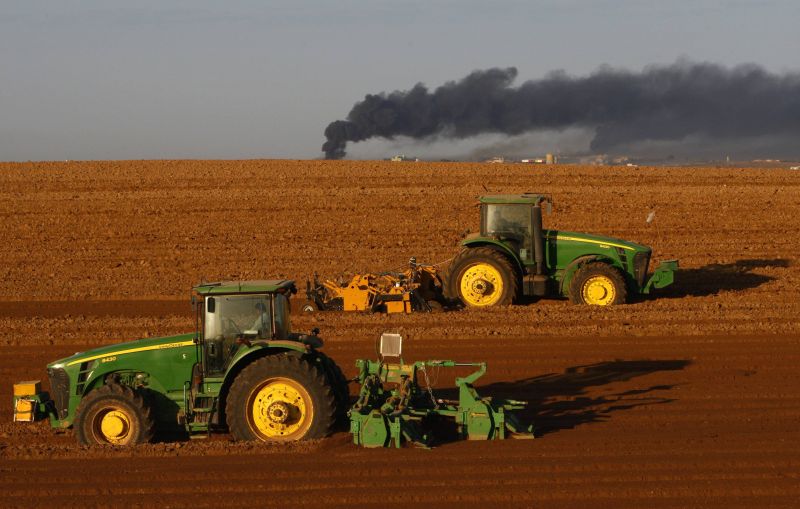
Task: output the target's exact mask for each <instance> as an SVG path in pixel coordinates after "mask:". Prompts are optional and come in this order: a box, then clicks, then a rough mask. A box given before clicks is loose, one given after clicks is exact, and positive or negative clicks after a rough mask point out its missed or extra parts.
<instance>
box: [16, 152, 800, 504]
mask: <svg viewBox="0 0 800 509" xmlns="http://www.w3.org/2000/svg"><path fill="white" fill-rule="evenodd" d="M484 186H485V187H486V188H488V190H489V191H490V192H507V193H510V192H522V191H538V192H548V193H551V194H552V195H553V198H554V201H555V210H554V213H553V215H551V216H545V224H546V226H550V227H554V228H561V229H569V230H575V231H586V232H593V233H601V234H607V235H613V236H617V237H620V238H625V239H629V240H635V241H638V242H641V243H643V244H647V245H651V246H652V247H653V249H654V258H655V259H656V261H657V260H658V259H667V258H678V259H680V263H681V272H680V273H679V276H678V280H677V282H676V284H675V285H673V286H672V287H669V288H667V289H664V290H662V291H661V292H659V293H658V294H657V295H655V296H653V297H652V298H647V299H644V300H643V301H641V302H636V303H633V304H628V305H622V306H617V307H613V308H607V309H597V308H586V307H582V306H574V305H572V304H569V303H568V302H566V301H556V300H543V301H539V302H535V303H530V304H527V305H523V306H512V307H509V308H496V309H488V310H466V311H457V312H447V313H438V314H415V315H410V316H396V315H393V316H384V315H368V314H340V313H327V314H320V315H317V316H314V317H308V316H294V317H293V320H294V328H295V329H300V330H307V329H310V328H312V327H319V328H320V329H321V330H322V333H321V334H322V336H323V337H324V338H325V339H326V344H325V347H324V351H326V352H327V353H328V354H329V355H331V356H332V357H333V358H335V359H336V360H337V362H339V364H340V365H341V366H342V367H343V369H344V370H345V373H346V374H347V375H348V376H350V375H353V374H354V366H353V362H354V360H355V359H357V358H361V357H374V342H375V338H376V337H377V336H378V335H379V334H380V333H381V332H383V331H384V330H397V331H400V332H402V333H403V334H404V335H405V337H406V338H407V341H406V344H405V346H404V352H405V355H404V356H405V357H406V358H407V359H409V360H410V359H415V360H416V359H426V358H453V359H456V360H465V361H474V360H485V361H487V362H488V364H489V370H488V373H487V375H486V376H485V377H484V378H482V379H481V380H480V381H479V390H480V392H481V393H482V394H485V395H495V396H502V397H513V398H517V399H524V400H528V401H529V402H530V410H529V411H528V412H527V414H526V416H527V417H530V418H531V419H533V420H534V422H535V424H536V427H537V430H538V437H537V439H535V440H530V441H523V440H508V441H499V442H491V443H487V442H456V443H447V444H444V445H442V446H441V447H438V448H436V449H433V450H431V451H426V450H420V449H415V448H406V449H402V450H368V449H361V448H358V447H356V446H354V445H352V444H351V443H350V437H349V435H348V434H346V433H337V434H336V435H334V436H333V437H331V438H328V439H324V440H319V441H313V442H303V443H296V444H289V445H276V444H252V443H236V442H232V441H231V439H230V437H229V436H227V435H224V434H223V435H217V436H214V437H212V438H211V439H210V440H205V441H190V442H178V443H156V444H148V445H143V446H137V447H134V448H132V449H128V450H114V449H105V448H82V447H79V446H77V445H75V441H74V437H72V435H71V433H70V432H66V433H60V434H57V433H55V432H53V431H51V430H50V429H49V427H48V426H47V425H46V423H38V424H35V425H20V424H12V423H10V419H11V408H10V400H11V384H12V383H13V382H14V381H18V380H23V379H30V378H41V377H43V376H44V373H43V367H44V366H45V364H46V363H47V362H49V361H52V360H55V359H57V358H59V357H63V356H65V355H69V354H71V353H73V352H74V351H79V350H84V349H86V348H91V347H92V346H97V345H100V344H109V343H114V342H119V341H123V340H130V339H135V338H137V337H144V336H158V335H167V334H173V333H178V332H184V331H189V330H192V328H193V326H194V324H193V320H192V316H191V312H190V307H189V303H188V297H189V295H190V288H191V286H192V285H193V284H195V283H197V282H198V281H200V280H201V279H205V280H215V279H231V278H242V279H245V278H247V279H249V278H264V277H288V278H293V279H296V280H298V282H299V283H300V284H299V285H298V286H299V287H300V288H301V290H302V288H303V287H304V281H305V277H306V276H307V275H308V274H310V273H312V272H313V271H315V270H316V271H318V272H319V273H320V274H323V275H327V276H336V275H340V274H348V273H353V272H356V271H371V272H376V271H381V270H387V269H392V268H396V267H402V266H403V265H404V264H405V263H406V262H407V260H408V258H409V257H410V256H412V255H413V256H416V257H417V259H418V260H420V261H426V262H440V261H445V260H447V259H448V258H450V257H452V256H453V255H454V254H455V252H456V251H457V242H458V240H459V238H460V235H461V233H462V232H463V231H464V230H465V229H467V228H469V229H471V230H473V231H475V230H476V229H477V227H478V218H477V209H476V208H475V207H474V206H473V204H474V202H475V197H476V196H477V195H479V194H483V193H485V192H486V191H485V190H484ZM651 210H655V211H656V218H655V221H654V222H653V223H652V224H647V223H646V222H645V218H646V216H647V214H648V213H649V212H650V211H651ZM0 216H2V218H3V219H2V228H1V229H0V255H1V258H0V259H2V263H0V277H2V280H3V282H4V285H3V286H2V288H1V289H0V400H2V399H3V398H5V400H6V401H7V404H6V405H0V474H2V475H0V505H2V506H4V507H5V506H7V507H12V506H37V505H53V504H58V505H59V506H67V507H78V506H87V505H88V506H96V505H124V506H134V507H135V506H152V505H156V504H157V505H161V506H164V507H176V506H193V507H219V506H242V505H245V504H247V505H253V506H280V507H286V506H289V507H295V506H308V507H318V506H322V505H345V504H348V505H352V504H364V505H371V506H378V505H380V506H396V507H400V506H403V507H407V506H409V505H410V504H417V503H423V504H426V505H428V506H434V507H439V506H453V507H456V506H458V507H464V506H468V507H469V506H476V505H478V504H481V505H484V504H487V503H495V504H496V503H502V504H504V505H506V506H509V507H533V506H536V507H583V506H589V507H622V508H625V507H636V508H638V507H692V506H694V507H767V506H770V507H780V506H782V507H796V505H797V500H800V445H798V444H799V443H800V432H798V423H800V377H798V375H797V365H798V363H799V362H800V302H798V298H797V297H798V292H797V290H796V288H795V287H794V284H795V282H796V281H798V280H800V278H799V277H798V276H800V265H798V263H797V253H798V251H800V226H798V222H797V218H798V217H800V173H798V172H792V171H785V170H770V169H725V168H680V169H677V168H676V169H665V168H639V169H630V168H599V167H575V166H572V167H566V166H557V167H535V168H534V167H529V166H522V165H481V164H455V163H439V164H422V163H388V162H386V163H384V162H322V161H297V162H295V161H225V162H215V161H156V162H147V161H144V162H141V161H132V162H69V163H25V164H5V163H3V164H0ZM438 385H439V386H440V387H447V386H451V385H452V376H449V375H448V373H447V372H442V373H441V375H440V378H439V384H438Z"/></svg>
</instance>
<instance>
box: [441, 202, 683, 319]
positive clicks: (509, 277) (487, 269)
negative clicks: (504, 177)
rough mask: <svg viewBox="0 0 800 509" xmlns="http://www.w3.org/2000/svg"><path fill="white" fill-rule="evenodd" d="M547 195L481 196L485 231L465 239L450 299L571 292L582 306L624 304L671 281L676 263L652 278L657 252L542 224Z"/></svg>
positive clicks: (475, 303) (473, 301)
mask: <svg viewBox="0 0 800 509" xmlns="http://www.w3.org/2000/svg"><path fill="white" fill-rule="evenodd" d="M543 205H546V206H547V207H548V209H549V208H550V207H551V206H552V200H551V199H550V197H549V196H547V195H541V194H530V193H526V194H521V195H489V196H483V197H481V198H480V211H481V230H480V233H478V234H473V235H471V236H469V237H467V238H466V239H465V240H464V241H463V242H462V243H461V245H462V246H463V249H462V251H461V252H460V253H459V254H458V255H456V257H455V258H454V259H453V260H452V262H451V263H450V266H449V268H448V271H447V274H446V275H445V277H444V290H445V294H446V296H447V297H448V298H450V299H452V300H458V301H461V303H463V304H464V305H465V306H469V307H482V306H496V305H508V304H511V303H513V302H515V301H516V300H517V299H519V297H521V296H534V297H567V298H569V299H570V300H571V301H572V302H574V303H576V304H591V305H597V306H608V305H612V304H621V303H624V302H626V301H627V299H628V297H629V296H630V295H633V294H648V293H650V291H651V290H652V289H653V288H663V287H665V286H667V285H670V284H672V282H673V280H674V274H675V271H677V269H678V261H677V260H667V261H662V262H661V263H660V264H659V266H658V267H656V269H655V271H654V272H653V273H652V274H651V275H650V276H649V277H648V267H649V265H650V255H651V252H652V250H651V249H650V248H649V247H647V246H642V245H640V244H636V243H634V242H629V241H626V240H620V239H615V238H612V237H604V236H600V235H590V234H586V233H575V232H568V231H559V230H545V229H544V228H543V226H542V206H543Z"/></svg>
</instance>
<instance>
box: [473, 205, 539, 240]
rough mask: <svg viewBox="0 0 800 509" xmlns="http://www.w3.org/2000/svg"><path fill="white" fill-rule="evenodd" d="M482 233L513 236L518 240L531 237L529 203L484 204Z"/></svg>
mask: <svg viewBox="0 0 800 509" xmlns="http://www.w3.org/2000/svg"><path fill="white" fill-rule="evenodd" d="M484 210H485V212H484V214H485V216H484V223H483V226H484V232H483V234H484V235H487V236H497V237H501V238H515V239H517V240H519V241H524V240H525V239H530V238H531V207H530V206H529V205H516V204H513V205H496V204H486V205H484Z"/></svg>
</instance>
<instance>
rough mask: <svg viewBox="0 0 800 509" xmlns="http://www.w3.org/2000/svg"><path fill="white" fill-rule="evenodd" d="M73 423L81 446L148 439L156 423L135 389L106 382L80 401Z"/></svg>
mask: <svg viewBox="0 0 800 509" xmlns="http://www.w3.org/2000/svg"><path fill="white" fill-rule="evenodd" d="M74 426H75V437H76V438H77V439H78V443H80V444H81V445H98V444H101V445H118V446H127V445H134V444H141V443H145V442H149V441H150V440H151V439H152V438H153V429H154V428H155V423H154V421H153V416H152V412H151V410H150V406H149V405H148V404H147V403H146V402H145V400H144V398H143V397H142V395H141V394H140V393H139V392H138V391H134V390H133V389H131V388H130V387H128V386H125V385H119V384H109V385H104V386H102V387H100V388H98V389H95V390H93V391H92V392H90V393H89V394H87V395H86V396H85V397H84V398H83V399H82V400H81V402H80V404H79V405H78V409H77V410H76V412H75V422H74Z"/></svg>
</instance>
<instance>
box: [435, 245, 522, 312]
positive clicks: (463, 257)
mask: <svg viewBox="0 0 800 509" xmlns="http://www.w3.org/2000/svg"><path fill="white" fill-rule="evenodd" d="M518 288H519V281H518V276H517V273H516V271H515V270H514V268H513V267H512V265H511V262H510V261H509V260H508V258H507V257H505V256H504V255H503V254H502V253H500V252H499V251H497V250H495V249H492V248H488V247H476V248H467V249H464V250H463V251H461V253H459V254H458V255H457V256H456V257H455V258H454V259H453V261H452V263H451V264H450V267H449V269H448V272H447V276H446V277H445V289H446V290H447V294H448V297H449V298H452V299H458V300H460V301H461V302H462V303H463V304H464V305H465V306H468V307H486V306H503V305H509V304H511V303H512V302H513V301H514V299H515V298H516V296H517V291H518Z"/></svg>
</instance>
